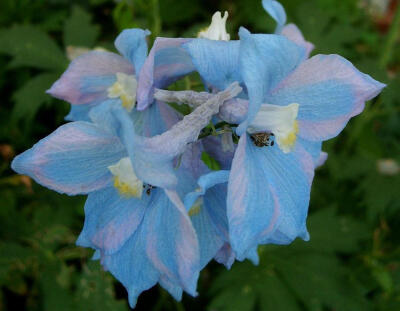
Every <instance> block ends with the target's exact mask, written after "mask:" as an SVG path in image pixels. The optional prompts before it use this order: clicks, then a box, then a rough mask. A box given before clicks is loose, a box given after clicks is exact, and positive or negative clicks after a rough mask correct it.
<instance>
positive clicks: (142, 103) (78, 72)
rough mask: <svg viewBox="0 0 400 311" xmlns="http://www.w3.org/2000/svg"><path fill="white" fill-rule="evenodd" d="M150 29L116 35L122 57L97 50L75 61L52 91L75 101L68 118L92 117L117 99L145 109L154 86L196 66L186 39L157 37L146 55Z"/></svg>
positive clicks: (163, 85) (169, 81) (129, 30)
mask: <svg viewBox="0 0 400 311" xmlns="http://www.w3.org/2000/svg"><path fill="white" fill-rule="evenodd" d="M149 34H150V32H149V31H148V30H142V29H127V30H124V31H122V33H121V34H120V35H119V36H118V37H117V39H116V40H115V46H116V48H117V50H118V51H119V52H120V53H121V55H122V56H120V55H118V54H115V53H110V52H102V51H92V52H89V53H86V54H84V55H81V56H79V57H78V58H76V59H74V60H73V61H72V62H71V64H70V65H69V67H68V69H67V70H66V71H65V73H64V74H63V75H62V76H61V78H60V79H59V80H58V81H56V82H55V83H54V85H53V86H52V87H51V88H50V89H49V90H48V93H49V94H51V95H52V96H54V97H57V98H59V99H63V100H65V101H67V102H69V103H70V104H71V111H70V113H69V114H68V115H67V117H66V120H69V121H78V120H84V121H90V118H89V116H88V113H89V111H90V109H91V108H92V107H94V106H97V105H99V104H101V103H102V102H104V101H106V100H114V101H115V102H116V103H120V104H122V106H123V107H125V108H126V109H127V110H128V111H131V110H132V109H133V107H134V106H135V104H136V101H137V102H138V108H139V109H140V110H143V109H145V108H146V107H147V106H149V105H150V104H151V103H152V102H153V98H152V92H153V90H154V87H159V88H162V87H165V86H167V85H169V84H171V83H173V82H174V81H176V80H178V79H180V78H181V77H182V76H184V75H186V74H188V73H190V72H191V71H193V69H194V68H193V65H192V63H191V60H190V57H189V56H188V55H187V53H186V51H185V50H184V49H183V48H182V47H181V44H182V42H186V41H187V40H186V39H179V38H178V39H174V38H157V40H156V41H155V43H154V45H153V47H152V49H151V51H150V53H149V56H148V57H147V43H146V36H148V35H149ZM185 40H186V41H185ZM146 57H147V58H146Z"/></svg>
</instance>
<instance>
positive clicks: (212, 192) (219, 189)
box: [185, 171, 229, 268]
mask: <svg viewBox="0 0 400 311" xmlns="http://www.w3.org/2000/svg"><path fill="white" fill-rule="evenodd" d="M228 178H229V171H217V172H212V173H209V174H206V175H203V176H201V177H200V179H199V181H198V184H199V186H200V188H199V189H197V190H196V191H194V192H191V193H189V194H187V195H186V197H185V207H186V209H187V210H190V208H191V207H192V206H193V204H194V203H195V202H196V200H197V199H198V198H200V197H202V198H203V204H202V205H201V206H200V207H198V210H196V211H195V212H194V213H193V214H192V215H191V216H190V218H191V220H192V223H193V226H194V228H195V230H196V233H197V237H198V240H199V246H200V267H201V268H203V267H205V266H206V265H207V263H208V262H209V261H210V260H211V259H212V258H214V257H215V256H216V255H217V253H218V251H219V250H220V249H221V248H222V247H223V245H224V243H225V242H228V241H229V237H228V220H227V217H226V182H227V181H228ZM223 184H225V185H223Z"/></svg>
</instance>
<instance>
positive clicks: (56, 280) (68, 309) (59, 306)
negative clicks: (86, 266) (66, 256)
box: [40, 261, 76, 311]
mask: <svg viewBox="0 0 400 311" xmlns="http://www.w3.org/2000/svg"><path fill="white" fill-rule="evenodd" d="M44 267H45V268H44V269H43V271H41V278H40V285H41V291H42V295H43V310H44V311H54V310H60V311H72V310H76V308H75V306H74V303H73V302H74V301H73V295H72V294H71V292H70V291H69V290H68V288H67V287H66V286H63V285H62V282H60V276H62V275H63V270H64V269H63V264H61V263H60V262H58V261H50V262H48V263H46V264H45V265H44ZM61 279H62V277H61Z"/></svg>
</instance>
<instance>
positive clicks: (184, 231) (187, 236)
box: [146, 189, 199, 296]
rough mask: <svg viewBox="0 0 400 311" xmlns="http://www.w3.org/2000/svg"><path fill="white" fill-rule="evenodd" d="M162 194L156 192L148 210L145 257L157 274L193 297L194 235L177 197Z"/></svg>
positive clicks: (196, 264)
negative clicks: (148, 259) (156, 194)
mask: <svg viewBox="0 0 400 311" xmlns="http://www.w3.org/2000/svg"><path fill="white" fill-rule="evenodd" d="M165 193H166V194H167V196H166V195H165ZM165 193H163V191H162V190H161V189H160V190H159V193H158V197H156V198H154V199H153V202H152V203H150V206H149V207H148V212H147V215H146V230H147V238H146V239H147V243H146V245H147V246H146V253H147V255H148V257H149V258H150V260H151V262H152V263H153V265H154V267H156V269H157V270H158V271H159V272H160V273H161V274H163V275H165V276H166V277H167V278H168V279H169V280H171V281H173V283H174V284H179V285H180V286H181V287H182V288H183V289H184V290H185V291H187V292H188V293H189V294H191V295H193V296H196V295H197V293H196V283H197V278H198V276H199V246H198V242H197V236H196V232H195V230H194V228H193V226H192V224H191V222H190V218H189V216H188V215H187V212H186V210H185V207H184V206H183V203H182V202H181V201H180V199H179V197H178V195H177V194H176V193H175V192H171V191H166V192H165Z"/></svg>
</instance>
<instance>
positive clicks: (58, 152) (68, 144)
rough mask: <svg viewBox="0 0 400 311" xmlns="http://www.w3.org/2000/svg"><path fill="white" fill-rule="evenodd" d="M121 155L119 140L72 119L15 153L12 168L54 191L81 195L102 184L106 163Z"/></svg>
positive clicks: (106, 177) (106, 173)
mask: <svg viewBox="0 0 400 311" xmlns="http://www.w3.org/2000/svg"><path fill="white" fill-rule="evenodd" d="M125 155H126V152H125V148H124V146H123V145H122V144H121V142H120V141H119V139H118V138H117V137H115V136H114V135H112V134H111V133H110V132H108V131H107V130H105V129H103V128H102V127H100V126H98V125H95V124H92V123H88V122H72V123H68V124H65V125H63V126H61V127H59V128H58V129H57V130H56V131H54V132H53V133H52V134H50V135H49V136H47V137H46V138H44V139H42V140H40V141H39V142H38V143H37V144H36V145H34V146H33V147H32V148H31V149H29V150H27V151H25V152H24V153H22V154H20V155H18V156H17V157H16V158H15V159H14V160H13V162H12V168H13V169H14V170H15V171H16V172H18V173H19V174H25V175H28V176H30V177H32V178H33V179H34V180H35V181H36V182H38V183H39V184H41V185H43V186H45V187H48V188H50V189H53V190H55V191H58V192H61V193H67V194H70V195H74V194H85V193H88V192H91V191H95V190H98V189H101V188H103V187H105V186H106V185H107V184H108V182H109V181H110V179H111V174H110V172H109V170H108V166H110V165H112V164H115V163H116V162H118V161H119V160H120V159H121V158H122V157H124V156H125Z"/></svg>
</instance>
